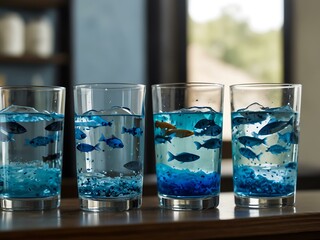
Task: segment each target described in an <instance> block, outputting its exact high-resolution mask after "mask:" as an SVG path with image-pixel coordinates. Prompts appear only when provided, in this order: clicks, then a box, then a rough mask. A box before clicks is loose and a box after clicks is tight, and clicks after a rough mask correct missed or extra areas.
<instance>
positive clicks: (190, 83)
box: [151, 82, 225, 88]
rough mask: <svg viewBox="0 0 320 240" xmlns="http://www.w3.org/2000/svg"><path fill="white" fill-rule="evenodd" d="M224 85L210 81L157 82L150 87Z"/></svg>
mask: <svg viewBox="0 0 320 240" xmlns="http://www.w3.org/2000/svg"><path fill="white" fill-rule="evenodd" d="M224 86H225V85H223V84H221V83H210V82H185V83H158V84H153V85H151V87H152V88H173V87H175V88H186V87H216V88H224Z"/></svg>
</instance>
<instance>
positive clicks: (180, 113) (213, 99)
mask: <svg viewBox="0 0 320 240" xmlns="http://www.w3.org/2000/svg"><path fill="white" fill-rule="evenodd" d="M223 90H224V86H223V85H220V84H215V83H176V84H175V83H173V84H158V85H153V86H152V100H153V120H154V122H153V124H154V143H155V157H156V175H157V187H158V196H159V205H160V207H162V208H168V209H173V210H201V209H208V208H214V207H217V206H218V204H219V194H220V168H221V156H222V151H221V149H222V122H223V121H222V117H223V114H222V109H223Z"/></svg>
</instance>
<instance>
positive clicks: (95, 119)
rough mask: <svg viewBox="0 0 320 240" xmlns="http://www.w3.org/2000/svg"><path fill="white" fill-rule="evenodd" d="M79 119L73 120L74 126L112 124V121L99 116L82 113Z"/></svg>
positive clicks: (103, 125)
mask: <svg viewBox="0 0 320 240" xmlns="http://www.w3.org/2000/svg"><path fill="white" fill-rule="evenodd" d="M81 119H82V121H76V122H75V126H83V127H92V128H97V127H105V126H110V127H111V126H112V122H108V121H106V120H104V119H103V118H102V117H100V116H87V115H84V116H82V117H81Z"/></svg>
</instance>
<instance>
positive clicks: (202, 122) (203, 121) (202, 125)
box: [194, 118, 216, 129]
mask: <svg viewBox="0 0 320 240" xmlns="http://www.w3.org/2000/svg"><path fill="white" fill-rule="evenodd" d="M215 124H216V123H215V122H214V120H210V119H206V118H205V119H201V120H199V121H198V122H197V123H196V125H194V128H201V129H203V128H207V127H209V126H212V125H215Z"/></svg>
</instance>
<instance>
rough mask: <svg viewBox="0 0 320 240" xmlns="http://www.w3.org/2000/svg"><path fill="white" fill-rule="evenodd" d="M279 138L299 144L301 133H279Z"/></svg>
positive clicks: (289, 142) (288, 142)
mask: <svg viewBox="0 0 320 240" xmlns="http://www.w3.org/2000/svg"><path fill="white" fill-rule="evenodd" d="M278 136H279V140H280V141H282V142H285V143H287V144H298V142H299V135H298V133H296V132H287V133H284V134H281V133H278Z"/></svg>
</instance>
